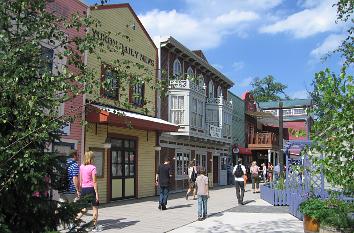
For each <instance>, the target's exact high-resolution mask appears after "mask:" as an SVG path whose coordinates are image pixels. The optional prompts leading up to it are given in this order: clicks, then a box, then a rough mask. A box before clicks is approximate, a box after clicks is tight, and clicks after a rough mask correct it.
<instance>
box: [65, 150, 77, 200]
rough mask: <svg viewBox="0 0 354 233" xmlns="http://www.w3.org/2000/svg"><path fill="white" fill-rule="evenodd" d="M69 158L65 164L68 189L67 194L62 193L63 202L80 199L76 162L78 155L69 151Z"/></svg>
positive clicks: (73, 151) (74, 151)
mask: <svg viewBox="0 0 354 233" xmlns="http://www.w3.org/2000/svg"><path fill="white" fill-rule="evenodd" d="M69 155H70V157H71V158H69V159H68V160H67V162H66V164H67V171H66V172H67V176H68V181H67V182H68V183H69V189H68V190H67V192H65V193H64V198H65V201H68V202H73V201H74V200H76V199H77V198H79V197H80V190H79V187H80V185H79V165H78V163H77V161H78V158H79V156H78V154H77V151H76V150H72V151H70V154H69Z"/></svg>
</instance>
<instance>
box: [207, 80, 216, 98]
mask: <svg viewBox="0 0 354 233" xmlns="http://www.w3.org/2000/svg"><path fill="white" fill-rule="evenodd" d="M214 88H215V87H214V82H213V80H210V81H209V83H208V98H215V97H214V94H215V93H214V92H215V90H214ZM211 94H212V95H211Z"/></svg>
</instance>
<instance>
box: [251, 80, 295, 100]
mask: <svg viewBox="0 0 354 233" xmlns="http://www.w3.org/2000/svg"><path fill="white" fill-rule="evenodd" d="M251 86H252V88H253V89H252V90H251V93H252V94H253V96H254V98H255V99H256V101H257V102H267V101H278V100H282V99H289V96H288V95H287V94H286V93H285V89H286V88H287V85H284V84H282V83H280V82H276V81H275V79H274V77H273V76H272V75H268V76H266V77H264V78H262V79H260V78H255V79H254V80H253V82H251ZM280 95H283V97H281V96H280Z"/></svg>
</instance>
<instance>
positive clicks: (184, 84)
mask: <svg viewBox="0 0 354 233" xmlns="http://www.w3.org/2000/svg"><path fill="white" fill-rule="evenodd" d="M169 89H186V90H188V89H190V90H192V91H195V92H198V93H202V94H205V87H202V86H200V85H197V84H196V83H194V82H192V81H190V80H170V86H169Z"/></svg>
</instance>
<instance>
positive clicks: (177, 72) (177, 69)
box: [173, 58, 182, 78]
mask: <svg viewBox="0 0 354 233" xmlns="http://www.w3.org/2000/svg"><path fill="white" fill-rule="evenodd" d="M181 74H182V65H181V62H180V61H179V60H178V59H177V58H176V60H175V61H174V62H173V77H174V78H179V77H180V76H181Z"/></svg>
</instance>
